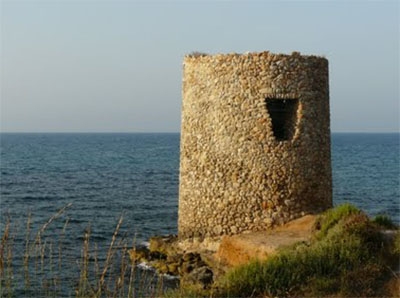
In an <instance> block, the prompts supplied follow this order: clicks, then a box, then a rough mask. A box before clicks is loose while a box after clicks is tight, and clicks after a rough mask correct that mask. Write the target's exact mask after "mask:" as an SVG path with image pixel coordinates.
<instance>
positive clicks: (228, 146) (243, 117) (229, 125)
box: [178, 52, 332, 239]
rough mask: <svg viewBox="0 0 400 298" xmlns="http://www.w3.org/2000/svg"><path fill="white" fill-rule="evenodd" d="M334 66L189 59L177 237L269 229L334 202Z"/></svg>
mask: <svg viewBox="0 0 400 298" xmlns="http://www.w3.org/2000/svg"><path fill="white" fill-rule="evenodd" d="M331 180H332V178H331V161H330V127H329V80H328V61H327V59H325V58H322V57H316V56H302V55H300V54H299V53H297V52H294V53H292V54H291V55H283V54H271V53H269V52H262V53H249V54H227V55H222V54H219V55H203V54H195V55H188V56H186V57H185V59H184V71H183V104H182V125H181V157H180V187H179V223H178V226H179V237H180V239H187V238H192V237H200V238H204V237H214V236H220V235H232V234H238V233H241V232H245V231H257V230H265V229H268V228H270V227H272V226H274V225H280V224H283V223H285V222H287V221H289V220H292V219H295V218H298V217H300V216H303V215H305V214H310V213H317V212H320V211H322V210H324V209H327V208H329V207H331V205H332V182H331Z"/></svg>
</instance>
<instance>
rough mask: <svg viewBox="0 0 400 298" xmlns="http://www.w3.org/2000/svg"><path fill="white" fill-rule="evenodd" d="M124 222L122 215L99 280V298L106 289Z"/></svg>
mask: <svg viewBox="0 0 400 298" xmlns="http://www.w3.org/2000/svg"><path fill="white" fill-rule="evenodd" d="M122 221H123V216H122V215H121V217H120V218H119V221H118V224H117V226H116V228H115V230H114V234H113V236H112V239H111V243H110V246H109V248H108V252H107V257H106V260H105V263H104V268H103V272H102V273H101V276H100V279H99V285H98V290H97V296H101V293H102V290H103V287H104V283H105V277H106V274H107V271H108V269H109V267H110V265H111V260H112V257H113V255H114V250H113V247H114V243H115V240H116V239H117V235H118V232H119V229H120V227H121V225H122Z"/></svg>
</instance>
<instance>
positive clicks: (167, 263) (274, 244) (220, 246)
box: [129, 215, 316, 289]
mask: <svg viewBox="0 0 400 298" xmlns="http://www.w3.org/2000/svg"><path fill="white" fill-rule="evenodd" d="M315 219H316V216H313V215H307V216H304V217H302V218H300V219H297V220H294V221H291V222H290V223H288V224H286V225H284V226H282V227H278V228H275V229H273V230H270V231H262V232H253V233H245V234H241V235H235V236H224V237H219V238H206V239H201V240H199V239H192V240H190V241H179V239H178V237H177V236H176V235H168V236H156V237H152V238H151V239H150V240H149V242H150V244H149V247H144V246H142V247H136V248H135V249H132V250H130V251H129V254H130V258H131V261H132V262H135V263H137V264H139V263H145V264H146V265H148V266H151V267H153V268H154V269H155V270H156V271H157V272H158V273H159V274H169V275H173V276H177V277H179V278H180V281H181V285H185V284H186V285H197V286H200V287H201V288H203V289H206V288H208V287H210V286H211V285H212V284H213V282H214V280H216V279H217V277H219V276H221V275H223V274H224V273H225V272H226V271H227V270H228V269H229V268H231V267H234V266H237V265H240V264H244V263H246V262H248V261H250V260H251V259H255V258H257V259H265V258H267V257H268V256H270V255H273V254H274V253H275V252H276V251H277V250H278V249H279V248H281V247H285V246H289V245H292V244H294V243H296V242H301V241H303V242H307V241H309V240H310V238H311V234H312V230H313V226H314V224H315Z"/></svg>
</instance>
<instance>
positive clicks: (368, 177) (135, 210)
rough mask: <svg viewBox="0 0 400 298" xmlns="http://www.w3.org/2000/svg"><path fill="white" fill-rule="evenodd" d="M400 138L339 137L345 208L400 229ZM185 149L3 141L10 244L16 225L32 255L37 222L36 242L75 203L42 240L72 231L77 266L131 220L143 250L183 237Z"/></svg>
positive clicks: (2, 221)
mask: <svg viewBox="0 0 400 298" xmlns="http://www.w3.org/2000/svg"><path fill="white" fill-rule="evenodd" d="M399 139H400V135H399V134H398V133H392V134H369V133H363V134H358V133H333V134H332V168H333V170H332V171H333V197H334V199H333V200H334V204H335V205H337V204H341V203H344V202H350V203H352V204H354V205H356V206H357V207H359V208H361V209H362V210H364V211H365V212H366V213H368V214H369V215H371V216H375V215H377V214H386V215H388V216H390V217H391V218H392V219H393V220H394V221H395V222H396V223H400V202H399V198H400V184H399V183H400V181H399V180H400V161H399V152H400V148H399ZM179 141H180V135H179V134H177V133H176V134H174V133H171V134H158V133H152V134H83V133H82V134H80V133H79V134H78V133H76V134H39V133H38V134H23V133H21V134H11V133H3V134H1V135H0V150H1V152H0V153H1V156H0V170H1V172H0V209H1V210H0V216H1V218H0V233H1V234H0V236H1V235H3V234H4V229H5V225H6V222H7V220H8V219H9V220H10V221H11V222H12V223H16V225H15V226H16V228H14V232H15V234H16V235H20V234H22V236H16V237H15V239H14V240H15V252H14V254H21V255H22V254H23V250H24V247H23V245H24V237H25V234H26V225H27V219H28V217H29V218H30V221H31V224H30V225H31V227H30V229H31V230H32V233H34V231H37V230H38V229H39V228H40V227H43V225H45V224H46V222H47V221H48V220H49V219H50V218H51V217H52V216H54V215H55V214H56V213H57V212H58V210H60V209H61V208H63V207H65V206H67V205H68V204H72V205H71V206H70V207H68V208H67V209H66V210H65V211H64V212H63V214H61V215H60V216H59V217H58V218H55V219H54V220H53V221H52V222H51V223H50V224H49V225H48V226H47V227H46V230H45V231H44V232H43V235H42V237H44V238H45V237H48V238H49V239H53V238H54V237H57V236H59V235H60V234H61V231H62V230H63V229H64V228H65V230H66V236H65V240H63V241H64V242H63V254H65V255H67V256H68V257H69V258H70V259H71V260H79V258H80V257H81V253H82V249H81V248H82V242H83V241H82V239H83V236H84V233H85V231H86V230H87V229H88V228H90V233H91V241H92V243H94V242H95V243H96V245H97V246H98V248H99V249H101V248H106V247H107V246H108V245H109V243H110V241H111V238H112V235H113V233H114V230H115V228H116V225H117V223H118V220H119V219H120V218H121V216H122V217H123V222H122V225H121V228H120V230H119V234H120V235H124V237H125V239H132V240H129V241H132V242H134V243H136V244H141V243H145V242H146V241H147V240H148V239H149V237H151V236H153V235H166V234H175V233H177V212H178V185H179ZM28 214H30V216H28ZM133 245H134V244H133ZM21 258H22V257H21ZM17 266H18V265H17ZM75 267H76V266H75ZM71 270H75V271H76V268H71ZM67 271H68V270H67ZM75 271H74V272H75ZM74 272H72V271H71V272H70V273H69V274H70V275H74V274H75V275H76V273H74ZM70 278H71V279H73V278H74V276H70Z"/></svg>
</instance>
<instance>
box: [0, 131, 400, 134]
mask: <svg viewBox="0 0 400 298" xmlns="http://www.w3.org/2000/svg"><path fill="white" fill-rule="evenodd" d="M180 133H181V132H180V131H0V134H180ZM331 133H358V134H363V133H366V134H372V133H375V134H394V133H398V134H400V131H331Z"/></svg>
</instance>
